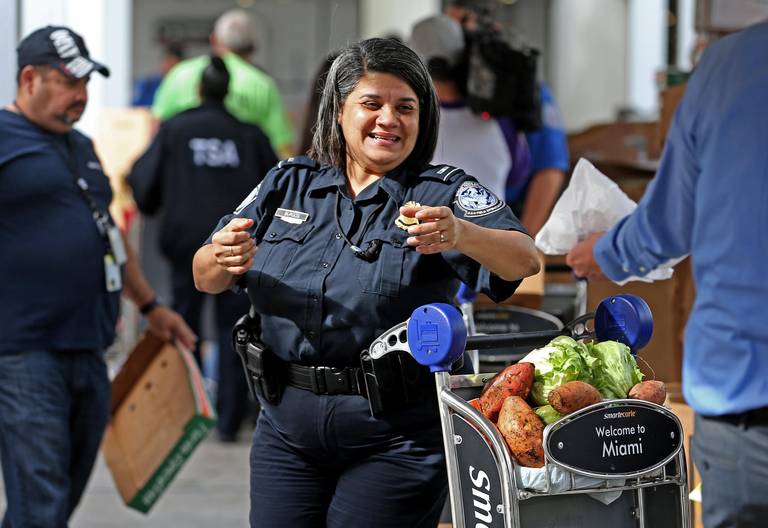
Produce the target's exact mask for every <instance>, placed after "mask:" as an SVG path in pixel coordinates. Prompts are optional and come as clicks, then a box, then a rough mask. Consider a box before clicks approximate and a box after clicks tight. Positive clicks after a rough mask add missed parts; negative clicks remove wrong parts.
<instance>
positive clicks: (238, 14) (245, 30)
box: [213, 9, 256, 54]
mask: <svg viewBox="0 0 768 528" xmlns="http://www.w3.org/2000/svg"><path fill="white" fill-rule="evenodd" d="M213 34H214V35H216V40H217V41H218V43H219V44H220V45H222V46H224V47H225V48H227V49H228V50H230V51H232V52H233V53H237V54H247V53H253V52H254V51H256V31H255V30H254V28H253V20H252V19H251V15H249V14H248V13H247V12H246V11H243V10H242V9H231V10H229V11H227V12H225V13H224V14H222V15H221V16H220V17H219V18H218V19H216V25H215V26H214V27H213Z"/></svg>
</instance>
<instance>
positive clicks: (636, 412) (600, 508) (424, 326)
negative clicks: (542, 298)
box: [379, 295, 691, 528]
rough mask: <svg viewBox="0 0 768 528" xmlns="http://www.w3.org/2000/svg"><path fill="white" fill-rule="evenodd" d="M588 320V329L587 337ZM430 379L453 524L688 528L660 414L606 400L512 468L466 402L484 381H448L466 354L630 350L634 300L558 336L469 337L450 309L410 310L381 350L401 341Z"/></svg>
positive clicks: (635, 326) (666, 422)
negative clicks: (594, 347)
mask: <svg viewBox="0 0 768 528" xmlns="http://www.w3.org/2000/svg"><path fill="white" fill-rule="evenodd" d="M592 320H594V330H589V329H588V326H589V323H590V321H592ZM403 325H405V328H406V329H407V345H406V347H407V349H408V351H409V352H410V353H411V354H412V355H413V356H414V358H416V360H417V361H418V362H419V363H421V364H423V365H425V366H428V367H429V368H430V370H431V371H432V372H433V373H434V374H435V379H436V384H437V391H438V400H439V401H438V405H439V409H440V419H441V423H442V429H443V439H444V445H445V451H446V459H447V467H448V477H449V484H450V499H451V511H452V515H453V523H454V527H455V528H462V527H466V528H481V527H485V528H502V527H503V528H532V527H536V528H539V527H541V528H545V527H552V528H564V527H568V528H582V527H584V528H586V527H597V526H606V527H607V526H610V527H612V528H630V527H631V528H650V527H653V528H667V527H669V528H673V527H674V528H689V527H690V525H691V524H690V511H689V502H688V476H687V475H688V472H687V467H686V461H685V453H684V450H683V431H682V426H681V424H680V422H679V420H678V419H677V417H676V416H675V415H674V414H673V413H672V412H671V411H669V410H668V409H666V408H665V407H663V406H660V405H656V404H653V403H648V402H643V401H638V400H628V399H627V400H608V401H604V402H602V403H598V404H595V405H592V406H590V407H587V408H585V409H582V410H580V411H578V412H576V413H573V414H571V415H568V416H566V417H564V418H562V419H561V420H558V421H557V422H555V423H553V424H550V425H548V426H547V427H546V429H545V431H544V450H545V458H546V462H545V466H544V468H541V469H534V468H524V467H520V466H519V465H518V464H517V463H516V461H515V460H514V458H513V457H512V456H511V454H510V452H509V451H508V449H507V446H506V443H505V441H504V439H503V437H502V436H501V434H500V432H499V430H498V429H497V428H496V427H495V425H494V424H492V423H491V422H490V421H489V420H487V419H486V418H485V417H484V416H482V414H481V413H479V412H478V411H477V410H476V409H474V408H473V407H472V406H471V405H469V404H468V403H467V400H469V399H471V398H473V397H476V396H477V395H479V393H480V390H481V388H482V386H483V385H484V383H485V382H486V381H487V380H488V379H489V378H490V377H491V376H492V375H493V374H486V375H484V374H476V375H463V376H452V375H450V366H451V364H452V363H453V362H454V361H455V360H456V359H457V358H458V357H460V356H461V354H462V353H463V352H464V350H465V349H491V348H496V347H503V346H522V345H530V346H532V347H534V346H540V345H542V344H545V343H547V342H548V341H549V340H551V339H553V338H554V337H557V336H558V335H564V334H565V335H568V334H570V335H572V336H573V337H574V338H575V339H581V338H585V337H597V339H598V340H600V341H603V340H606V339H614V340H617V341H621V342H624V343H625V344H627V345H628V346H630V348H631V349H632V350H633V351H636V350H637V349H639V348H641V347H642V346H644V345H645V344H646V343H647V342H648V340H649V339H650V334H651V332H652V320H651V318H650V310H649V309H648V306H647V304H645V302H644V301H642V299H639V298H637V297H634V296H630V295H617V296H613V297H609V298H607V299H605V300H604V301H603V302H602V303H600V305H599V306H598V308H597V310H596V311H595V313H594V314H587V315H584V316H581V317H579V318H578V319H576V320H575V321H573V322H572V323H570V324H569V325H566V327H565V328H564V329H563V330H561V331H554V332H553V331H548V332H528V333H519V334H506V335H501V334H497V335H488V336H472V337H469V338H468V337H467V331H466V327H465V326H464V323H463V320H462V316H461V314H460V313H459V311H458V310H457V309H456V308H455V307H453V306H451V305H447V304H431V305H426V306H422V307H420V308H418V309H416V310H415V311H414V312H413V314H412V315H411V318H410V319H409V320H408V322H407V323H402V325H399V326H398V327H395V329H393V330H394V331H395V333H394V334H393V335H399V336H400V339H396V340H393V339H392V336H389V339H387V335H386V334H385V335H384V336H382V337H383V340H382V342H381V343H380V344H379V353H382V354H383V353H386V351H385V350H384V348H386V346H387V343H388V345H396V344H397V343H396V341H400V343H402V330H403V329H404V326H403Z"/></svg>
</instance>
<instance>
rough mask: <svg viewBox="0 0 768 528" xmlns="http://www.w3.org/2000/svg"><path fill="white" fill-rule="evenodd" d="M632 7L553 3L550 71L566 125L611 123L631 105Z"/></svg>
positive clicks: (586, 0)
mask: <svg viewBox="0 0 768 528" xmlns="http://www.w3.org/2000/svg"><path fill="white" fill-rule="evenodd" d="M626 35H627V4H626V2H625V1H619V0H552V2H551V4H550V44H549V46H548V49H549V60H550V66H549V72H550V74H551V79H550V80H551V83H552V90H553V92H554V95H555V98H556V99H557V101H558V103H559V104H560V110H561V111H562V114H563V120H564V123H565V127H566V129H567V130H569V131H575V130H580V129H582V128H585V127H587V126H589V125H590V124H593V123H597V122H605V121H611V120H613V119H614V117H615V112H616V109H618V108H619V107H621V106H623V105H625V104H626V101H627V97H626V96H627V73H626V60H627V39H626Z"/></svg>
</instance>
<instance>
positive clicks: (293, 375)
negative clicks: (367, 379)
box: [285, 363, 365, 395]
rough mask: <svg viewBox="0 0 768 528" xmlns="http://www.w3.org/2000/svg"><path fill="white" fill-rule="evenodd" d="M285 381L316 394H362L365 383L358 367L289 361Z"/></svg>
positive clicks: (363, 393)
mask: <svg viewBox="0 0 768 528" xmlns="http://www.w3.org/2000/svg"><path fill="white" fill-rule="evenodd" d="M285 372H286V379H285V382H286V384H288V385H291V386H293V387H298V388H299V389H304V390H308V391H311V392H314V393H315V394H362V395H365V384H364V382H363V380H362V376H363V373H362V370H361V369H360V368H358V367H309V366H304V365H297V364H295V363H288V364H287V368H286V371H285Z"/></svg>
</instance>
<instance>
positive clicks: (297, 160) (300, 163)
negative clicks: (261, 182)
mask: <svg viewBox="0 0 768 528" xmlns="http://www.w3.org/2000/svg"><path fill="white" fill-rule="evenodd" d="M287 167H307V168H310V169H316V168H318V167H320V164H319V163H318V162H316V161H315V160H313V159H312V158H310V157H309V156H293V157H292V158H286V159H284V160H280V163H278V164H277V168H278V169H285V168H287Z"/></svg>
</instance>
